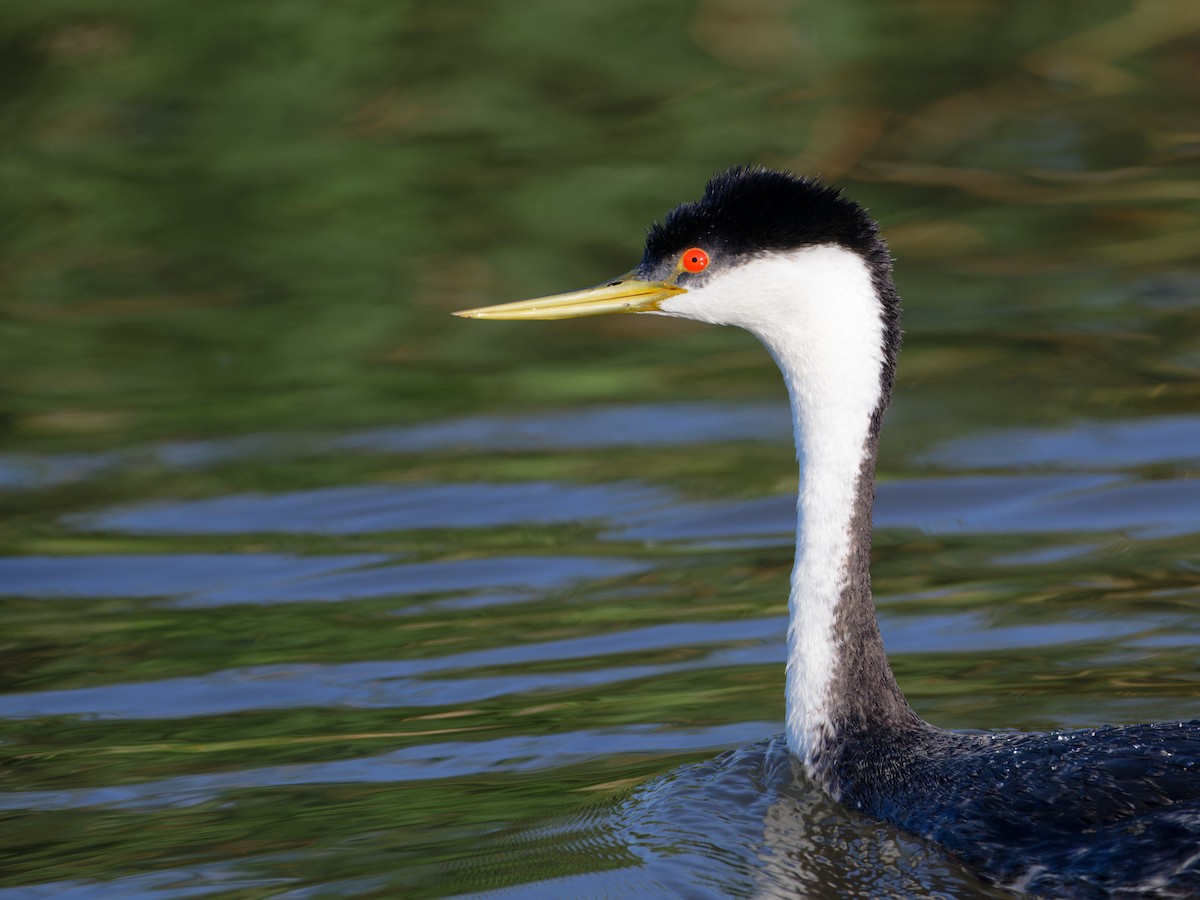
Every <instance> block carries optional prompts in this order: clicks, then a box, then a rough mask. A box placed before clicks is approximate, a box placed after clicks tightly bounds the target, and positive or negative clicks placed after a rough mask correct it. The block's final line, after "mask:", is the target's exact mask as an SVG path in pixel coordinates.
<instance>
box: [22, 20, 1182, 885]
mask: <svg viewBox="0 0 1200 900" xmlns="http://www.w3.org/2000/svg"><path fill="white" fill-rule="evenodd" d="M1198 28H1200V22H1198V21H1196V20H1195V17H1194V16H1189V15H1188V14H1185V13H1182V12H1181V11H1180V7H1179V6H1177V5H1173V4H1159V3H1155V2H1150V0H1145V2H1139V3H1115V2H1113V3H1098V4H1088V5H1087V7H1086V8H1082V7H1081V8H1078V9H1076V8H1072V9H1069V10H1063V9H1059V8H1051V7H1047V6H1046V5H1044V4H1035V3H1019V4H1016V5H1015V6H1014V5H1012V4H1008V5H1004V6H1003V7H995V8H993V7H991V6H988V5H986V4H977V3H965V2H964V3H957V2H949V3H936V4H904V5H899V6H898V5H896V4H887V3H882V2H875V0H855V2H852V3H844V4H840V5H828V4H824V5H822V4H818V5H813V4H801V3H790V2H782V3H759V4H750V5H744V4H741V5H737V6H736V8H735V7H734V6H733V5H730V4H727V3H722V2H700V3H695V4H657V5H655V4H650V5H646V4H634V3H615V4H610V5H609V6H608V7H605V8H604V9H603V10H601V9H599V8H594V7H578V8H576V7H571V8H569V9H568V8H567V7H566V6H562V5H559V6H555V5H552V4H543V5H537V4H534V5H532V6H530V5H525V6H511V7H506V8H504V9H493V8H491V6H489V5H487V4H481V3H459V4H420V3H401V4H385V5H378V4H376V5H372V4H367V5H366V6H362V5H359V6H357V7H356V8H355V9H354V10H353V11H351V10H345V11H342V10H335V9H332V8H331V9H323V10H313V9H310V8H309V7H307V6H304V5H301V4H297V3H295V2H291V0H272V2H268V3H265V4H255V5H251V6H247V5H244V4H233V3H229V4H224V3H218V4H216V5H211V4H210V5H209V6H208V7H206V8H205V11H204V12H203V13H197V14H196V15H194V16H191V17H188V18H186V19H185V18H183V17H179V16H178V15H177V13H176V12H175V11H171V10H169V9H168V8H167V7H164V6H162V5H157V4H148V3H144V2H141V0H123V2H114V3H112V4H110V5H108V6H107V7H106V8H100V7H92V6H90V5H86V4H83V5H81V4H66V5H62V4H57V5H50V6H38V7H36V8H31V9H30V10H29V11H27V12H25V13H22V14H21V16H19V17H16V18H14V19H12V21H11V22H10V23H9V24H7V25H6V26H5V29H6V31H5V33H4V35H3V37H2V41H3V47H4V52H3V54H0V57H2V58H3V60H4V62H3V64H2V65H3V71H4V74H3V79H2V82H0V83H2V85H3V86H2V88H0V117H2V119H0V120H2V122H3V124H4V126H5V127H4V128H2V129H0V171H3V172H4V178H3V181H4V184H5V187H4V192H5V207H6V209H8V211H9V214H8V215H6V216H4V217H3V222H0V286H2V287H3V299H2V300H0V302H2V303H3V310H4V316H3V317H0V387H2V388H3V391H2V392H0V437H2V443H0V504H2V505H3V509H4V515H3V516H2V517H0V542H2V545H0V641H2V643H3V660H4V663H3V667H2V670H0V671H2V673H3V674H2V681H0V859H2V860H3V865H0V898H3V900H8V898H14V900H15V898H25V897H56V898H57V897H81V898H82V897H87V898H95V897H113V898H117V897H120V898H130V897H146V898H175V897H231V898H251V897H296V898H299V897H324V896H356V897H359V896H361V897H373V896H378V897H391V896H397V895H405V896H417V897H421V896H454V895H471V896H479V895H485V896H496V897H563V896H622V895H626V896H673V895H679V896H711V897H728V896H760V895H761V896H797V897H800V896H803V897H850V896H859V897H880V896H898V897H900V896H911V897H926V896H945V897H990V896H1001V894H998V893H997V892H996V891H995V889H993V888H990V887H988V886H986V885H984V884H982V883H981V882H979V881H978V879H976V878H975V877H974V876H973V875H972V874H971V873H969V872H966V871H964V870H963V869H962V868H961V867H960V866H958V864H957V863H956V862H955V861H954V860H952V859H950V858H949V857H947V855H946V854H944V853H943V852H942V851H940V850H939V849H938V848H936V847H932V846H929V845H927V844H925V843H924V842H922V841H921V840H919V839H918V838H915V837H912V836H910V835H905V834H902V833H899V832H897V831H895V830H894V829H892V828H889V827H887V826H884V825H881V824H879V823H876V822H873V821H869V820H866V819H864V818H862V817H860V816H857V815H855V814H853V813H851V812H849V811H847V810H844V809H841V808H840V807H838V806H837V805H836V804H833V803H831V802H829V801H828V800H827V799H825V798H824V797H822V796H821V795H820V794H819V793H817V792H815V791H814V790H813V789H812V788H811V786H809V785H808V784H807V782H805V780H804V779H803V776H802V775H800V774H799V773H797V772H796V771H795V766H794V763H793V761H792V760H791V759H790V757H789V756H788V754H787V752H786V749H785V748H784V747H783V745H782V742H781V740H780V738H779V737H778V735H779V732H781V731H782V716H783V699H782V681H783V677H782V676H783V673H782V666H783V662H784V654H785V649H784V639H785V627H786V623H785V606H786V593H787V583H788V575H789V572H790V568H791V562H792V546H793V533H792V529H793V526H794V499H793V497H794V494H793V492H794V490H795V484H796V472H795V468H794V462H793V461H792V459H793V452H792V449H791V447H790V434H791V427H790V422H789V421H788V415H787V409H786V397H785V394H784V391H783V389H782V386H781V385H780V384H779V380H778V376H777V373H776V372H775V371H774V370H773V368H772V366H771V363H770V361H769V359H768V358H767V356H766V354H765V352H763V351H762V350H761V349H760V348H758V347H757V346H756V345H755V344H754V342H753V341H752V340H751V339H750V338H749V337H747V336H746V335H742V334H739V333H736V332H733V331H729V330H722V329H706V328H701V327H698V326H692V325H689V324H687V323H680V322H666V321H659V320H655V319H653V318H650V317H610V318H607V319H592V320H586V321H581V322H569V323H548V324H525V325H506V324H500V323H483V322H463V321H460V320H456V319H453V318H451V317H450V316H449V315H448V313H449V311H451V310H453V309H458V308H462V307H468V306H477V305H481V304H484V303H488V302H499V301H502V300H505V299H513V298H516V297H521V296H527V295H534V294H541V293H546V292H549V291H554V290H562V289H569V288H574V287H579V286H583V285H587V284H592V283H596V282H599V281H601V280H602V279H604V278H606V277H609V276H611V275H613V274H615V273H619V272H621V271H625V270H627V269H628V268H629V267H630V266H631V265H632V264H633V263H635V262H636V260H637V258H638V256H639V255H640V244H641V239H642V235H643V232H644V228H645V226H646V225H647V224H648V223H649V221H651V220H652V219H653V218H654V217H656V216H659V215H661V214H662V213H664V212H665V211H666V210H667V209H669V208H670V207H671V206H672V205H673V204H674V203H676V202H678V201H680V200H682V199H686V198H690V197H694V196H695V195H696V193H697V192H698V190H699V188H700V186H701V185H702V184H703V182H704V180H705V179H706V178H707V176H708V175H709V174H710V173H711V171H712V170H713V169H715V168H718V167H721V166H723V165H726V164H729V163H733V162H741V161H747V160H756V161H762V162H766V163H770V164H775V165H781V166H789V167H792V168H795V169H798V170H801V171H807V172H813V173H822V174H824V175H825V176H826V177H829V178H831V179H835V180H837V181H838V182H839V183H841V184H844V185H845V186H846V187H847V189H848V190H850V191H851V193H853V194H854V195H855V196H856V197H858V198H860V199H861V200H863V201H864V202H865V203H867V204H868V205H869V206H870V207H871V209H872V211H873V212H874V214H876V215H877V216H878V217H879V218H880V219H881V221H882V223H883V226H884V228H885V231H886V233H887V234H888V236H889V238H890V239H891V242H892V247H893V251H894V253H895V255H896V257H897V280H898V284H899V287H900V290H901V292H902V294H903V296H904V297H905V305H906V335H905V348H904V352H903V356H902V361H901V369H900V373H899V382H898V385H897V391H898V393H897V398H896V402H895V404H894V406H893V409H892V411H891V413H890V414H889V417H888V420H887V422H886V425H885V430H884V435H883V449H882V458H881V462H880V476H881V483H880V486H879V490H878V502H877V508H876V522H877V526H878V536H877V541H876V548H875V555H874V583H875V589H876V593H877V600H878V606H879V615H880V621H881V625H882V628H883V632H884V638H885V642H886V644H887V646H888V649H889V652H890V654H891V657H892V661H893V665H894V667H895V669H896V672H897V676H898V678H899V680H900V683H901V685H902V686H903V688H904V690H905V692H906V693H907V694H908V696H909V698H910V700H911V702H912V703H913V705H914V707H915V708H916V709H917V710H918V711H919V712H920V714H921V715H923V716H924V717H926V718H927V719H929V720H930V721H932V722H934V723H936V724H938V725H941V726H944V727H949V728H985V729H986V728H1001V729H1010V728H1028V729H1045V728H1055V727H1076V726H1078V727H1083V726H1090V725H1096V724H1100V723H1106V722H1108V723H1122V722H1135V721H1148V720H1161V719H1177V718H1189V717H1197V716H1200V699H1198V697H1200V690H1198V689H1200V670H1198V669H1197V665H1196V647H1197V646H1198V645H1200V552H1198V550H1197V548H1198V547H1200V479H1198V478H1197V477H1196V475H1197V465H1198V460H1200V451H1198V450H1197V447H1200V269H1198V267H1197V251H1196V248H1197V246H1200V242H1198V241H1200V210H1198V207H1197V200H1200V191H1197V189H1196V184H1198V183H1200V178H1198V176H1200V152H1198V151H1197V143H1196V135H1197V134H1200V124H1198V123H1197V121H1196V114H1195V110H1196V109H1200V102H1198V101H1200V98H1197V97H1196V93H1195V87H1194V83H1195V79H1194V77H1193V74H1192V73H1193V72H1194V65H1193V62H1194V56H1195V52H1196V47H1197V40H1198V37H1197V35H1198V34H1200V32H1198V31H1197V29H1198ZM618 50H619V52H618Z"/></svg>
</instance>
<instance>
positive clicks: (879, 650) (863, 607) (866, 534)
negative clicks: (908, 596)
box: [662, 245, 912, 793]
mask: <svg viewBox="0 0 1200 900" xmlns="http://www.w3.org/2000/svg"><path fill="white" fill-rule="evenodd" d="M882 265H886V263H883V264H882ZM880 278H881V280H880V281H878V282H877V280H876V279H875V278H873V276H872V270H871V268H870V267H869V266H868V264H867V262H866V260H864V259H863V257H862V256H860V255H859V254H857V253H854V252H852V251H850V250H846V249H843V248H841V247H837V246H831V245H821V246H813V247H806V248H803V249H800V250H796V251H792V252H789V253H779V254H772V255H769V256H764V257H762V258H759V259H756V260H753V261H752V262H749V263H747V264H745V265H744V266H742V267H740V268H738V269H735V270H733V271H731V272H729V273H727V274H724V275H722V276H721V277H720V279H719V280H718V279H716V278H714V280H713V284H712V285H711V286H706V287H703V288H701V289H700V290H697V291H689V293H687V294H683V295H681V296H680V297H678V298H672V299H671V300H669V301H667V302H664V303H663V304H662V310H663V311H664V312H666V313H668V314H671V315H686V316H688V317H689V318H694V319H701V320H704V321H710V322H716V323H719V324H727V325H737V326H740V327H742V328H745V329H747V330H748V331H750V332H752V333H753V334H754V335H755V336H757V337H758V338H759V340H760V341H762V343H763V344H764V345H765V346H766V348H767V349H768V350H769V351H770V353H771V355H772V356H773V357H774V358H775V361H776V363H777V364H778V365H779V368H780V370H781V371H782V373H783V377H784V380H785V381H786V383H787V388H788V394H789V396H790V397H791V402H792V416H793V422H794V425H795V432H796V456H797V458H798V460H799V463H800V493H799V499H798V505H797V536H796V561H795V567H794V569H793V571H792V582H791V591H790V595H789V598H788V612H789V623H788V662H787V688H786V700H787V739H788V744H789V746H790V747H791V749H792V752H793V753H795V754H796V755H797V756H799V757H800V758H801V759H802V760H803V761H804V763H805V765H806V767H807V769H808V771H809V774H810V775H811V776H813V777H815V778H817V779H818V780H819V781H821V782H822V783H823V784H825V785H826V787H827V788H829V789H830V790H831V791H834V792H835V793H836V778H835V777H833V776H830V775H829V773H828V769H829V767H830V766H832V765H836V761H835V760H833V759H831V758H830V754H831V750H832V749H833V748H835V747H836V745H838V744H839V743H840V742H841V741H843V740H844V739H845V738H846V737H847V736H848V735H851V734H853V733H855V732H857V731H859V730H862V729H869V728H871V727H873V726H874V725H875V724H877V723H879V724H883V723H886V722H887V721H892V722H902V721H908V720H910V719H912V716H911V712H910V711H909V710H908V706H907V704H906V703H905V701H904V698H903V696H902V695H901V694H900V691H899V688H897V687H896V684H895V680H894V679H893V678H892V673H891V670H890V668H889V667H888V664H887V657H886V655H885V654H884V650H883V642H882V640H881V639H880V637H879V628H878V625H877V624H876V621H875V611H874V606H873V603H872V599H871V584H870V568H869V565H870V550H871V504H872V502H873V499H874V479H875V443H876V438H877V436H878V434H877V430H878V427H879V419H880V417H881V415H882V413H883V408H884V407H885V406H886V403H887V400H888V397H887V392H888V387H885V373H887V374H888V378H887V379H886V380H888V381H890V369H889V366H890V365H891V363H890V362H889V360H888V346H887V344H888V340H889V339H890V338H889V334H888V329H889V323H888V322H886V321H885V316H887V315H889V310H888V307H887V304H885V303H884V302H883V298H882V297H881V294H880V291H881V290H887V291H890V290H891V287H890V281H888V280H887V278H888V276H887V272H886V271H884V272H883V273H882V274H881V276H880ZM890 314H891V315H896V314H897V313H896V311H895V310H894V309H892V310H891V312H890ZM892 327H895V325H894V323H892ZM893 352H894V351H893Z"/></svg>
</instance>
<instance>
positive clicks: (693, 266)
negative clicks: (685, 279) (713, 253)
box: [679, 247, 708, 272]
mask: <svg viewBox="0 0 1200 900" xmlns="http://www.w3.org/2000/svg"><path fill="white" fill-rule="evenodd" d="M679 264H680V265H681V266H683V269H684V271H685V272H703V271H704V270H705V269H707V268H708V254H707V253H705V252H704V251H703V250H701V249H700V248H699V247H693V248H692V249H691V250H685V251H683V257H682V258H681V259H680V260H679Z"/></svg>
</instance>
